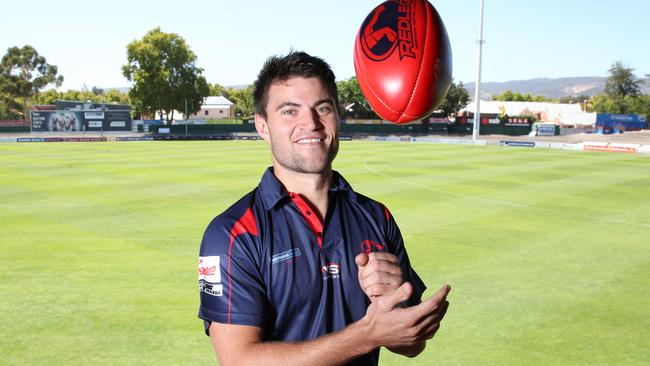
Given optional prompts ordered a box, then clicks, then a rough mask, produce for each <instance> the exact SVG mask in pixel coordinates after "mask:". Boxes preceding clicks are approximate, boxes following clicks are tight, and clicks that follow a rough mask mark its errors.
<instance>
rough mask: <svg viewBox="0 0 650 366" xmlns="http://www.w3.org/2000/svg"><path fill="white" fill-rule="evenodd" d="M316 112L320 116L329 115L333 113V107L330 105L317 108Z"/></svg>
mask: <svg viewBox="0 0 650 366" xmlns="http://www.w3.org/2000/svg"><path fill="white" fill-rule="evenodd" d="M316 111H317V112H318V113H320V114H327V113H329V112H331V111H332V107H330V106H328V105H324V106H320V107H318V108H316Z"/></svg>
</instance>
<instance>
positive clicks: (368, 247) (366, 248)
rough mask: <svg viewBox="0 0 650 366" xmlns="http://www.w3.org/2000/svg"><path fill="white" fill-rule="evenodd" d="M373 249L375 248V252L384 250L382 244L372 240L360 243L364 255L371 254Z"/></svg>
mask: <svg viewBox="0 0 650 366" xmlns="http://www.w3.org/2000/svg"><path fill="white" fill-rule="evenodd" d="M373 248H377V250H376V251H381V250H382V249H384V244H377V243H375V242H374V241H372V240H364V241H363V242H362V243H361V251H362V252H364V253H366V254H368V253H370V252H372V251H373V250H372V249H373Z"/></svg>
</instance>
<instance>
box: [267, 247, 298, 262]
mask: <svg viewBox="0 0 650 366" xmlns="http://www.w3.org/2000/svg"><path fill="white" fill-rule="evenodd" d="M301 254H302V253H300V248H293V249H289V250H287V251H286V252H282V253H278V254H275V255H273V256H272V257H271V264H276V263H280V262H286V261H290V262H289V263H292V262H294V261H296V259H298V257H300V255H301Z"/></svg>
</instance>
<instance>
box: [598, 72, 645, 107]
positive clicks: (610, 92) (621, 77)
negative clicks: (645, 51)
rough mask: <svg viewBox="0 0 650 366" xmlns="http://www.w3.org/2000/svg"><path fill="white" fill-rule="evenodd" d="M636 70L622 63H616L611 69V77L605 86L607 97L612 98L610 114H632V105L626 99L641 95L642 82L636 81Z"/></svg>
mask: <svg viewBox="0 0 650 366" xmlns="http://www.w3.org/2000/svg"><path fill="white" fill-rule="evenodd" d="M633 71H634V69H632V68H629V67H625V66H624V65H623V63H622V62H621V61H616V62H615V63H614V64H613V65H612V67H611V68H610V69H609V77H608V78H607V83H606V84H605V95H606V96H607V97H609V98H611V102H610V103H608V104H609V107H608V109H609V110H608V112H609V113H620V114H624V113H631V112H632V111H631V109H630V103H634V102H633V101H629V100H627V101H626V99H629V98H636V97H638V96H639V95H641V87H640V85H641V84H642V83H643V81H642V80H636V77H635V76H634V73H633Z"/></svg>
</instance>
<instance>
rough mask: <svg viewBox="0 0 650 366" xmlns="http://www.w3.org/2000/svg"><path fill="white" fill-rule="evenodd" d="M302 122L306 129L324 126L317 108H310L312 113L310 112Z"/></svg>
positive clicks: (316, 128)
mask: <svg viewBox="0 0 650 366" xmlns="http://www.w3.org/2000/svg"><path fill="white" fill-rule="evenodd" d="M301 124H302V126H303V128H304V129H306V130H309V131H316V130H320V129H321V128H323V123H322V122H321V120H320V116H319V115H318V112H317V111H316V110H315V109H312V110H310V113H308V114H307V115H306V116H305V118H303V119H302V120H301Z"/></svg>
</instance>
